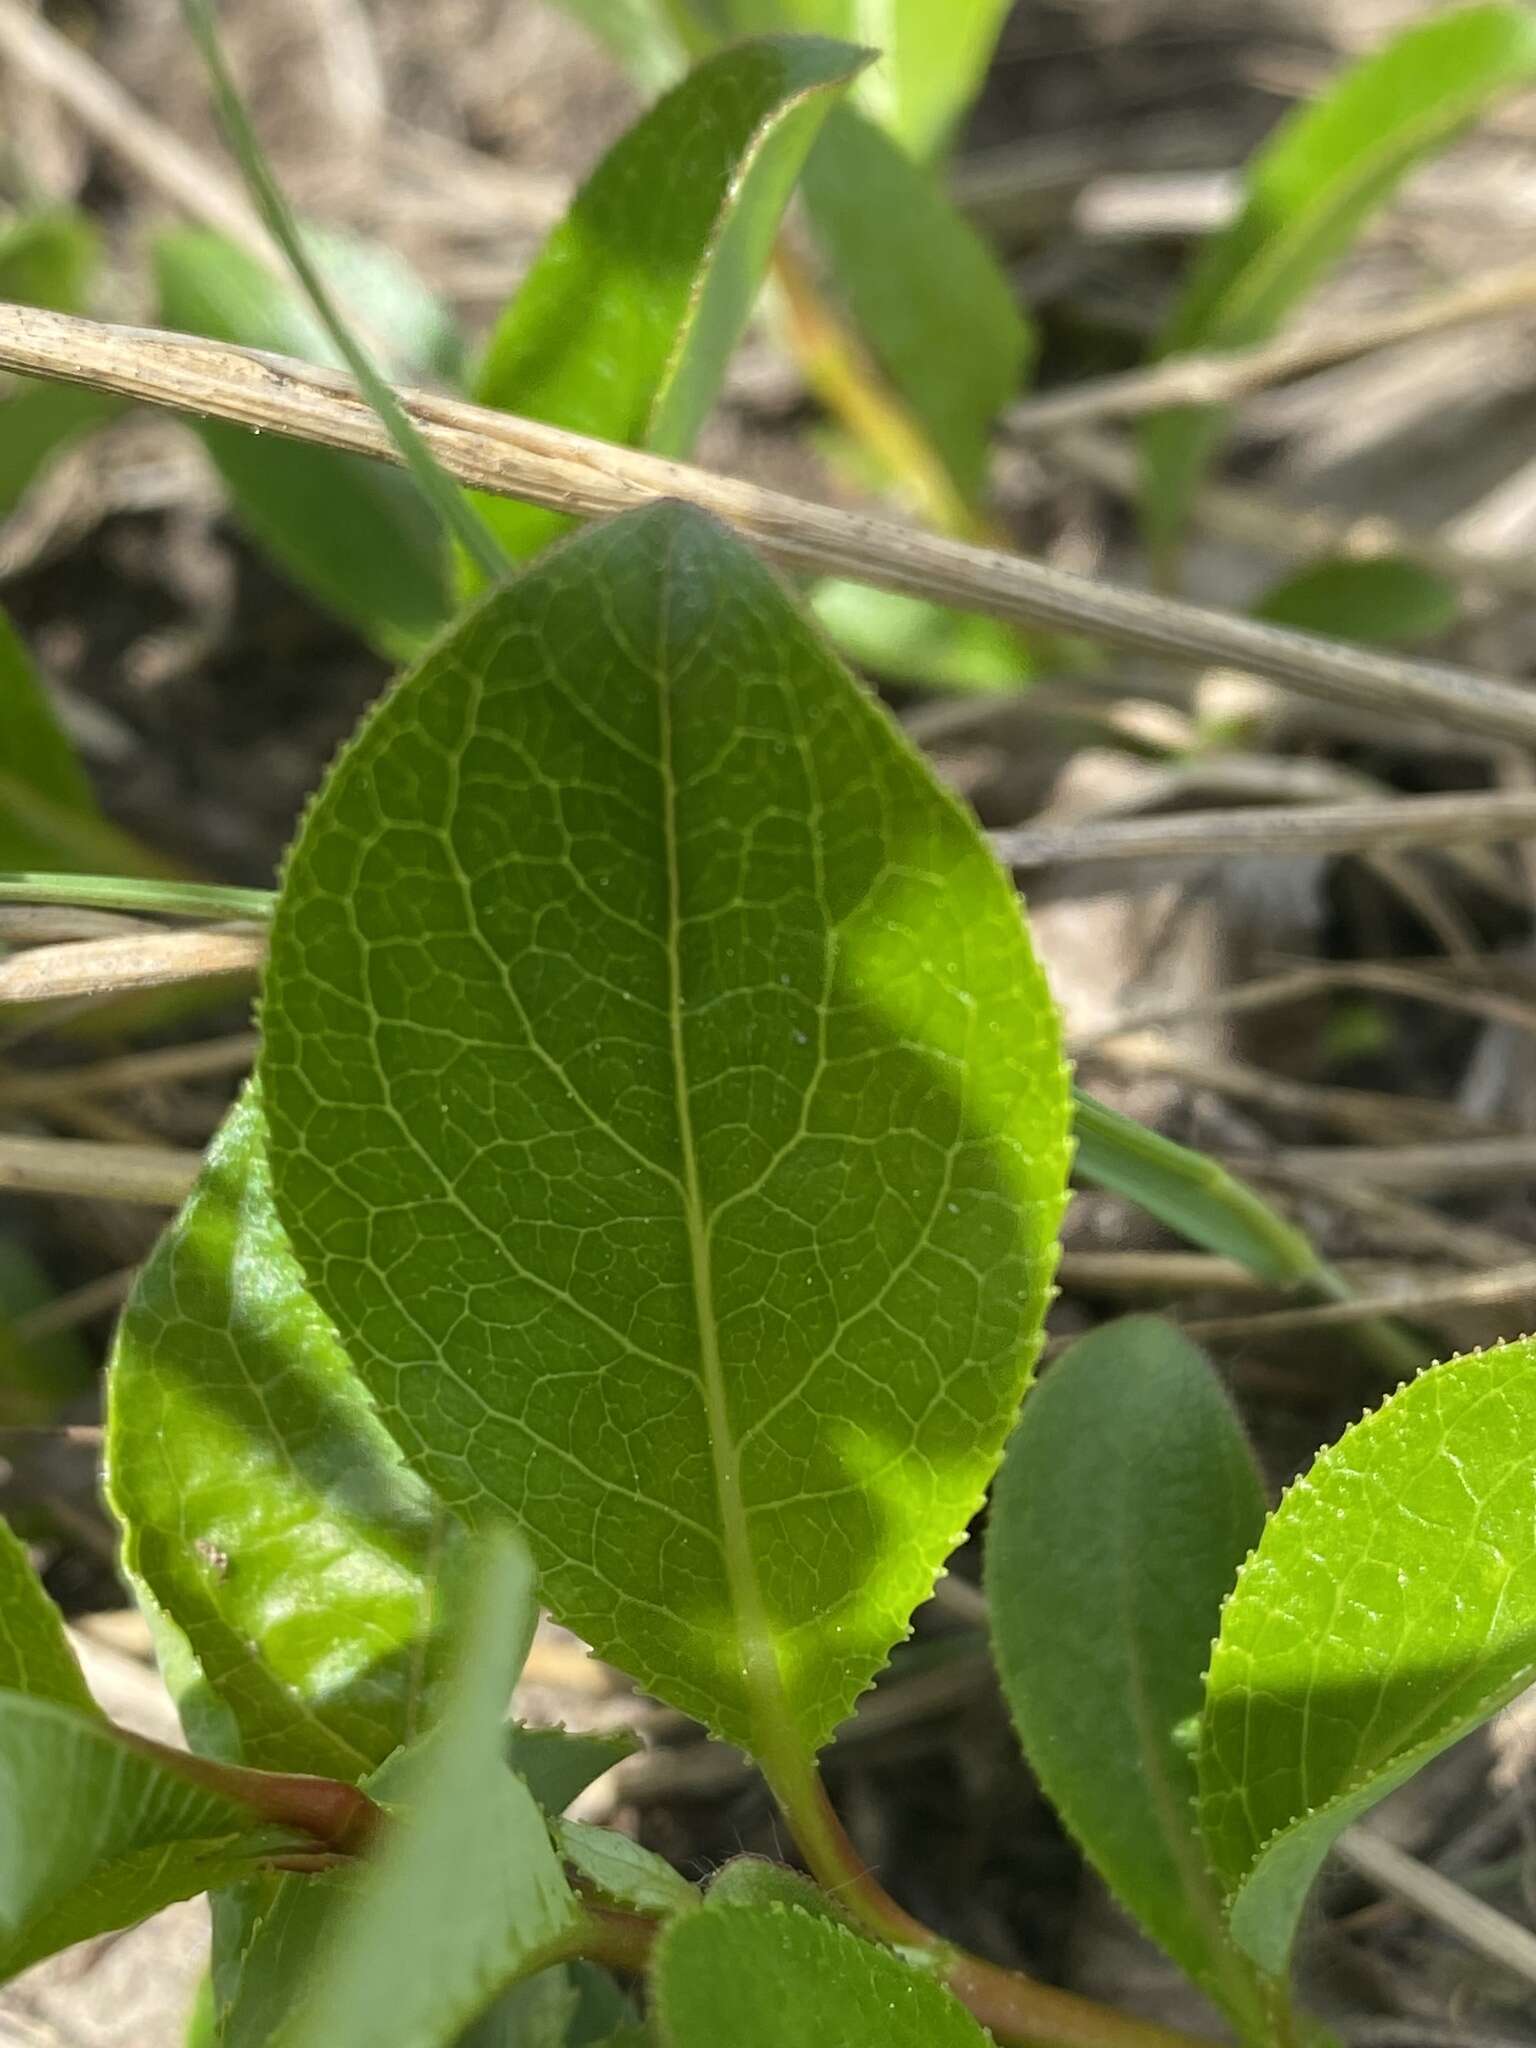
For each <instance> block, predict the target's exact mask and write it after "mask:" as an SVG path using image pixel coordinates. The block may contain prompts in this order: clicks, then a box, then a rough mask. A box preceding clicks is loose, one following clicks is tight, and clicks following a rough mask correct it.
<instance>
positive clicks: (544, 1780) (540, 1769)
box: [502, 1721, 640, 1820]
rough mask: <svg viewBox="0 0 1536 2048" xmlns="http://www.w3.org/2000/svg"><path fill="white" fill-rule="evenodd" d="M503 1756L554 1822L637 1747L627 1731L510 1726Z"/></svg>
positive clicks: (508, 1725)
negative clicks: (583, 1731) (578, 1731)
mask: <svg viewBox="0 0 1536 2048" xmlns="http://www.w3.org/2000/svg"><path fill="white" fill-rule="evenodd" d="M503 1734H504V1741H503V1745H502V1747H503V1752H504V1754H505V1756H506V1759H507V1762H508V1764H509V1765H510V1766H511V1767H512V1769H513V1770H514V1771H516V1773H517V1775H518V1776H519V1777H520V1778H521V1779H522V1781H523V1783H524V1784H525V1785H526V1786H527V1787H528V1790H529V1791H530V1792H531V1793H532V1794H533V1796H534V1798H535V1799H536V1800H537V1801H538V1802H539V1805H540V1806H541V1807H542V1808H543V1810H544V1813H545V1816H546V1818H548V1819H549V1820H558V1819H559V1818H560V1816H561V1814H562V1813H564V1811H565V1809H566V1808H567V1807H568V1806H569V1805H570V1803H571V1801H572V1800H573V1799H575V1798H576V1797H577V1795H578V1794H579V1793H582V1792H585V1791H586V1789H587V1787H588V1786H589V1785H592V1784H595V1783H596V1781H597V1780H598V1779H599V1778H600V1777H601V1776H602V1775H603V1773H604V1772H605V1771H611V1770H612V1769H613V1767H614V1765H615V1764H621V1763H622V1762H623V1761H624V1759H625V1757H627V1756H633V1755H634V1754H635V1752H636V1750H637V1749H638V1748H639V1747H640V1744H639V1741H638V1739H637V1737H635V1736H634V1735H632V1734H631V1733H630V1732H629V1730H628V1729H623V1728H620V1729H615V1730H614V1731H613V1732H612V1733H611V1734H606V1735H596V1734H572V1733H570V1732H569V1731H568V1730H567V1729H564V1728H528V1727H525V1726H523V1725H522V1724H521V1723H520V1722H516V1721H510V1722H508V1724H507V1726H506V1728H505V1730H504V1731H503Z"/></svg>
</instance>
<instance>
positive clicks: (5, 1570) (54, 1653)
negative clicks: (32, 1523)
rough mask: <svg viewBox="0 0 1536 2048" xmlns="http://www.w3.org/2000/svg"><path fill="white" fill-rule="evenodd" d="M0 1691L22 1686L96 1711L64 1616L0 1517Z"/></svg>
mask: <svg viewBox="0 0 1536 2048" xmlns="http://www.w3.org/2000/svg"><path fill="white" fill-rule="evenodd" d="M0 1692H24V1693H29V1694H31V1695H32V1696H33V1697H34V1698H36V1699H47V1700H54V1701H56V1702H58V1704H59V1705H61V1706H65V1707H75V1708H77V1709H78V1710H79V1711H80V1712H81V1713H84V1714H94V1713H95V1712H96V1711H97V1708H96V1702H95V1701H94V1700H93V1699H92V1698H91V1695H90V1692H89V1690H88V1688H87V1686H86V1683H85V1675H84V1673H83V1672H82V1671H81V1669H80V1666H79V1664H78V1663H77V1661H76V1659H75V1653H74V1651H73V1650H72V1649H71V1648H70V1647H69V1638H68V1636H66V1635H65V1633H64V1617H63V1616H62V1615H61V1614H60V1613H59V1610H58V1608H57V1607H55V1606H54V1604H53V1602H52V1601H51V1600H50V1599H49V1598H48V1595H47V1594H46V1593H45V1592H44V1591H43V1584H42V1581H41V1579H39V1577H38V1576H37V1573H36V1572H35V1571H34V1570H33V1569H32V1560H31V1559H30V1558H29V1557H28V1556H27V1550H26V1545H25V1544H24V1543H22V1541H21V1540H20V1538H19V1537H18V1536H17V1535H16V1533H15V1531H14V1530H12V1529H11V1528H10V1527H9V1525H8V1524H7V1523H5V1522H3V1521H0Z"/></svg>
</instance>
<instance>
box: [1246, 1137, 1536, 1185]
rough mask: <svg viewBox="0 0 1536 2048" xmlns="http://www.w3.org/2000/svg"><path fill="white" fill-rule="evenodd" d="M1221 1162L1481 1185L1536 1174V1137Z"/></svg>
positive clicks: (1343, 1177) (1322, 1175)
mask: <svg viewBox="0 0 1536 2048" xmlns="http://www.w3.org/2000/svg"><path fill="white" fill-rule="evenodd" d="M1224 1163H1225V1164H1227V1165H1229V1166H1232V1167H1234V1168H1236V1169H1237V1170H1238V1171H1239V1172H1242V1173H1247V1174H1249V1175H1250V1176H1251V1175H1255V1174H1268V1173H1276V1172H1278V1173H1279V1174H1280V1175H1281V1176H1282V1177H1286V1176H1289V1175H1291V1174H1306V1175H1308V1176H1310V1177H1313V1178H1316V1179H1321V1180H1327V1181H1334V1182H1338V1181H1355V1182H1371V1183H1374V1184H1375V1185H1377V1186H1379V1187H1387V1188H1393V1189H1395V1190H1398V1191H1399V1192H1400V1191H1401V1190H1403V1189H1405V1188H1414V1189H1417V1190H1418V1191H1419V1192H1420V1193H1423V1192H1425V1191H1427V1190H1429V1189H1435V1190H1444V1189H1449V1188H1483V1187H1490V1186H1497V1185H1500V1184H1503V1183H1507V1182H1509V1181H1521V1180H1529V1179H1530V1178H1531V1177H1532V1176H1533V1175H1536V1137H1518V1138H1466V1139H1463V1140H1460V1141H1459V1142H1457V1143H1455V1144H1445V1145H1434V1144H1430V1145H1337V1146H1323V1145H1318V1146H1307V1145H1300V1146H1292V1147H1288V1148H1285V1149H1282V1150H1281V1151H1278V1152H1273V1153H1244V1154H1243V1155H1242V1156H1241V1157H1237V1156H1232V1157H1227V1158H1225V1160H1224Z"/></svg>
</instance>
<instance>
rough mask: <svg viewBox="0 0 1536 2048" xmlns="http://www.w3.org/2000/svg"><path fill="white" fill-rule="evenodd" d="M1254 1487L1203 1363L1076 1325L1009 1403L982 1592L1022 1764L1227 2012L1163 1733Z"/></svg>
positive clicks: (1147, 1333) (1183, 1752) (1244, 1991)
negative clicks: (1037, 1379)
mask: <svg viewBox="0 0 1536 2048" xmlns="http://www.w3.org/2000/svg"><path fill="white" fill-rule="evenodd" d="M1263 1521H1264V1499H1263V1494H1262V1492H1261V1489H1260V1484H1259V1475H1258V1472H1257V1470H1256V1468H1255V1465H1254V1460H1253V1454H1252V1452H1251V1451H1250V1449H1249V1447H1248V1444H1247V1441H1246V1439H1245V1438H1244V1435H1243V1432H1242V1427H1241V1425H1240V1423H1239V1422H1238V1419H1237V1416H1236V1413H1235V1412H1234V1410H1233V1408H1232V1406H1231V1403H1230V1402H1229V1401H1228V1399H1227V1396H1226V1394H1225V1392H1224V1391H1223V1389H1222V1387H1221V1385H1220V1383H1219V1382H1218V1380H1217V1379H1216V1376H1215V1374H1214V1373H1213V1372H1212V1371H1211V1369H1210V1367H1209V1366H1208V1365H1207V1364H1206V1362H1205V1360H1204V1359H1203V1358H1202V1357H1201V1355H1200V1353H1199V1352H1198V1351H1196V1350H1195V1349H1194V1347H1193V1346H1192V1345H1191V1344H1189V1343H1188V1342H1187V1341H1186V1340H1185V1339H1184V1338H1183V1337H1181V1336H1180V1335H1179V1333H1178V1331H1177V1330H1175V1329H1174V1328H1173V1327H1172V1325H1170V1324H1168V1323H1163V1322H1159V1321H1158V1320H1157V1319H1156V1318H1155V1317H1152V1316H1135V1317H1128V1318H1127V1319H1126V1320H1124V1321H1122V1322H1116V1323H1109V1324H1106V1325H1105V1326H1104V1327H1103V1328H1102V1329H1099V1330H1096V1331H1095V1332H1094V1333H1093V1335H1092V1336H1090V1337H1084V1338H1082V1339H1080V1341H1079V1342H1077V1343H1076V1344H1074V1345H1072V1347H1071V1348H1070V1349H1069V1350H1068V1351H1067V1352H1066V1353H1065V1355H1064V1356H1063V1357H1061V1358H1059V1359H1058V1360H1057V1361H1056V1362H1055V1364H1054V1365H1052V1367H1051V1369H1050V1371H1049V1372H1048V1373H1047V1374H1046V1375H1045V1377H1044V1379H1043V1380H1042V1381H1041V1383H1040V1385H1039V1386H1038V1387H1036V1388H1035V1389H1034V1390H1033V1392H1032V1393H1031V1394H1030V1396H1029V1398H1028V1399H1027V1400H1026V1402H1025V1403H1024V1412H1023V1414H1022V1416H1021V1418H1020V1421H1019V1426H1018V1428H1017V1429H1016V1430H1015V1431H1014V1434H1013V1439H1012V1441H1011V1442H1010V1444H1009V1446H1008V1454H1007V1456H1006V1458H1005V1459H1004V1461H1003V1468H1002V1471H1001V1472H1000V1473H999V1474H998V1478H997V1481H996V1483H995V1485H994V1487H993V1490H992V1510H991V1515H990V1518H989V1521H988V1526H987V1605H988V1609H989V1612H990V1614H991V1619H992V1638H993V1643H994V1646H995V1648H996V1652H997V1662H998V1669H999V1671H1000V1673H1001V1676H1002V1681H1003V1691H1004V1693H1005V1695H1006V1697H1007V1700H1008V1704H1009V1706H1010V1708H1011V1709H1012V1712H1013V1718H1014V1723H1015V1725H1016V1727H1017V1728H1018V1731H1019V1737H1020V1740H1021V1741H1022V1743H1023V1745H1024V1751H1025V1754H1026V1756H1027V1757H1028V1758H1029V1762H1030V1765H1031V1767H1032V1768H1033V1770H1034V1772H1035V1774H1036V1776H1037V1777H1038V1778H1039V1780H1040V1783H1041V1785H1042V1786H1043V1787H1044V1789H1045V1792H1046V1795H1047V1797H1048V1798H1049V1799H1050V1801H1051V1803H1052V1805H1053V1806H1054V1807H1055V1808H1056V1810H1057V1812H1058V1813H1059V1814H1060V1815H1061V1817H1062V1819H1063V1820H1064V1821H1065V1822H1066V1823H1067V1825H1068V1827H1069V1828H1070V1829H1071V1830H1072V1832H1073V1834H1074V1835H1075V1836H1076V1837H1077V1839H1078V1841H1079V1842H1080V1843H1081V1844H1082V1846H1083V1848H1084V1849H1085V1850H1086V1851H1087V1854H1088V1856H1089V1858H1090V1859H1091V1861H1092V1862H1093V1863H1094V1864H1095V1865H1096V1866H1097V1867H1098V1869H1099V1871H1100V1872H1101V1873H1102V1874H1103V1876H1104V1877H1105V1878H1107V1879H1108V1881H1109V1883H1110V1884H1111V1886H1112V1887H1113V1888H1114V1890H1115V1891H1116V1892H1117V1893H1118V1894H1119V1896H1120V1898H1121V1899H1122V1901H1123V1902H1124V1903H1125V1904H1126V1905H1127V1906H1128V1907H1129V1908H1130V1909H1131V1911H1132V1912H1133V1913H1134V1914H1135V1915H1136V1917H1137V1918H1138V1919H1139V1920H1140V1921H1141V1923H1142V1925H1143V1926H1144V1927H1145V1928H1146V1929H1147V1931H1148V1932H1149V1933H1150V1934H1152V1935H1153V1936H1154V1937H1155V1938H1156V1939H1157V1940H1158V1941H1160V1942H1161V1943H1162V1945H1163V1946H1164V1948H1166V1949H1167V1950H1168V1952H1169V1954H1170V1955H1172V1956H1173V1957H1174V1959H1175V1960H1176V1961H1177V1962H1178V1963H1179V1964H1180V1965H1181V1966H1182V1967H1183V1969H1184V1970H1185V1971H1187V1973H1188V1974H1189V1975H1190V1976H1191V1977H1193V1978H1194V1979H1195V1981H1196V1982H1197V1983H1199V1984H1201V1985H1203V1986H1204V1987H1205V1988H1206V1989H1207V1990H1208V1991H1210V1992H1212V1993H1213V1995H1215V1996H1217V1997H1219V1998H1222V1999H1223V2000H1224V2001H1225V2002H1227V2003H1229V2004H1231V2005H1232V2006H1233V2007H1234V2009H1235V2010H1238V2011H1241V2010H1242V2001H1243V1999H1244V1997H1245V1995H1251V1990H1252V1987H1251V1986H1250V1985H1249V1984H1248V1983H1247V1982H1246V1976H1247V1973H1246V1972H1245V1971H1244V1969H1243V1967H1242V1965H1241V1963H1240V1961H1239V1960H1238V1958H1236V1957H1235V1956H1234V1955H1233V1954H1232V1953H1231V1951H1230V1949H1229V1948H1228V1945H1227V1942H1226V1939H1225V1930H1224V1926H1223V1916H1222V1901H1221V1896H1220V1893H1219V1892H1218V1891H1217V1889H1216V1887H1215V1885H1214V1884H1213V1883H1212V1881H1211V1879H1210V1877H1209V1874H1208V1873H1207V1870H1206V1866H1205V1855H1204V1850H1203V1848H1202V1846H1201V1842H1200V1837H1199V1833H1198V1830H1197V1828H1196V1825H1195V1789H1196V1788H1195V1763H1194V1756H1193V1754H1192V1752H1191V1751H1190V1749H1189V1747H1188V1745H1187V1744H1184V1743H1181V1742H1180V1740H1179V1738H1178V1736H1177V1734H1176V1732H1175V1731H1176V1730H1177V1729H1178V1728H1179V1727H1180V1725H1181V1724H1182V1723H1186V1722H1188V1721H1189V1720H1190V1719H1191V1718H1192V1717H1193V1716H1194V1715H1196V1714H1197V1713H1198V1712H1199V1710H1200V1703H1201V1689H1202V1680H1203V1678H1204V1674H1205V1668H1206V1664H1207V1662H1208V1660H1209V1658H1210V1652H1211V1644H1212V1642H1213V1641H1214V1640H1215V1636H1216V1629H1217V1625H1218V1622H1219V1620H1220V1616H1221V1603H1222V1601H1223V1599H1224V1598H1225V1597H1226V1595H1227V1594H1228V1593H1229V1592H1230V1591H1231V1589H1232V1586H1233V1583H1234V1582H1235V1580H1236V1578H1237V1574H1238V1569H1239V1567H1240V1566H1241V1564H1242V1562H1243V1559H1244V1558H1245V1557H1246V1556H1247V1554H1248V1552H1249V1550H1250V1549H1251V1548H1252V1547H1253V1545H1254V1544H1255V1543H1256V1542H1257V1541H1258V1536H1259V1530H1260V1528H1261V1527H1262V1525H1263Z"/></svg>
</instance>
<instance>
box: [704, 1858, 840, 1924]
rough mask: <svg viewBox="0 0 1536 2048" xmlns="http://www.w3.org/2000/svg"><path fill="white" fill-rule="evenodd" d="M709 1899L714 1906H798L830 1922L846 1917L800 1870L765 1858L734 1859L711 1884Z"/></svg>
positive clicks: (719, 1872) (724, 1865) (720, 1870)
mask: <svg viewBox="0 0 1536 2048" xmlns="http://www.w3.org/2000/svg"><path fill="white" fill-rule="evenodd" d="M705 1896H706V1899H707V1902H708V1904H709V1905H710V1906H711V1907H715V1906H797V1907H799V1909H800V1910H801V1911H802V1912H805V1913H819V1914H821V1915H822V1916H824V1917H825V1918H826V1919H829V1920H838V1921H841V1920H842V1918H843V1916H842V1915H841V1914H840V1913H839V1912H838V1910H837V1908H836V1906H835V1905H834V1904H833V1903H832V1900H831V1898H830V1896H829V1895H828V1894H827V1893H826V1892H824V1891H822V1890H821V1889H820V1887H819V1886H818V1885H815V1884H813V1883H812V1882H811V1880H810V1879H809V1878H808V1877H802V1876H801V1874H800V1872H799V1871H798V1870H790V1869H789V1868H788V1867H787V1865H785V1864H783V1863H772V1862H770V1861H769V1860H768V1858H767V1857H766V1856H733V1857H732V1858H731V1860H730V1862H729V1863H726V1864H722V1866H721V1867H720V1869H719V1870H717V1871H716V1873H715V1875H714V1876H713V1877H712V1878H711V1879H710V1881H709V1890H708V1892H707V1893H706V1895H705Z"/></svg>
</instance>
